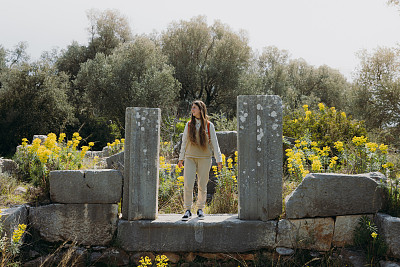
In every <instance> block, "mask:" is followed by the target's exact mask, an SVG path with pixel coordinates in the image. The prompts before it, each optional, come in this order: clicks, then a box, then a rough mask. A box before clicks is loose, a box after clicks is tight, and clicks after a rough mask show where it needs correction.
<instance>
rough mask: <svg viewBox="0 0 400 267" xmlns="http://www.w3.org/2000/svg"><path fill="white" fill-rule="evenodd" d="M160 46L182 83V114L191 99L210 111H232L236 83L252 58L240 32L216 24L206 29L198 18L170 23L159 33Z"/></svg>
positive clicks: (236, 88) (243, 35)
mask: <svg viewBox="0 0 400 267" xmlns="http://www.w3.org/2000/svg"><path fill="white" fill-rule="evenodd" d="M161 45H162V49H163V52H164V54H166V55H167V57H168V60H169V62H170V63H171V64H172V66H174V67H175V77H176V79H177V80H178V81H179V82H180V83H181V84H182V88H181V90H180V92H179V99H180V108H181V112H185V111H187V110H188V108H189V106H190V103H191V101H192V100H194V99H202V100H203V101H204V102H205V103H206V104H207V105H208V106H209V107H211V110H213V109H214V110H218V109H221V108H226V109H229V110H232V111H233V110H234V106H235V103H236V96H237V95H238V94H239V93H240V88H238V84H239V80H240V77H241V74H242V72H244V71H246V69H247V67H248V65H249V60H250V56H251V49H250V47H249V45H248V39H247V37H246V35H245V34H244V33H243V32H239V33H235V32H233V31H232V30H231V29H230V28H229V27H228V26H227V25H225V24H222V23H220V22H218V21H216V22H215V23H214V24H213V25H211V26H209V25H208V24H207V22H206V18H205V17H202V16H199V17H194V18H192V19H190V20H189V21H180V22H173V23H171V24H170V25H169V26H168V29H167V30H166V31H164V32H163V33H162V36H161Z"/></svg>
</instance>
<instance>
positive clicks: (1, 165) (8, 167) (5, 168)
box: [0, 158, 18, 174]
mask: <svg viewBox="0 0 400 267" xmlns="http://www.w3.org/2000/svg"><path fill="white" fill-rule="evenodd" d="M17 169H18V165H17V163H16V162H15V161H13V160H12V159H3V158H0V173H8V174H14V173H16V172H17Z"/></svg>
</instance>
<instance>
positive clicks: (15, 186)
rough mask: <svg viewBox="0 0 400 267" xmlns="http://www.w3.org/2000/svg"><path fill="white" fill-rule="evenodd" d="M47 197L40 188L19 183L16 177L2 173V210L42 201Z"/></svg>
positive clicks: (0, 198)
mask: <svg viewBox="0 0 400 267" xmlns="http://www.w3.org/2000/svg"><path fill="white" fill-rule="evenodd" d="M44 198H46V196H44V192H43V190H42V189H41V188H40V187H34V186H33V185H31V184H29V183H25V182H21V181H19V180H18V179H17V178H16V177H15V176H14V175H11V174H8V173H2V172H0V209H5V208H9V207H12V206H17V205H22V204H26V203H32V202H37V201H41V200H43V199H44Z"/></svg>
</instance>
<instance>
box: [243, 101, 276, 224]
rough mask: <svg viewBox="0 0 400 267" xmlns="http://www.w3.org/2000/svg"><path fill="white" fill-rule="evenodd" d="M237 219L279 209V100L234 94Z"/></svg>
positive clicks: (264, 216)
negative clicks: (235, 106) (235, 111)
mask: <svg viewBox="0 0 400 267" xmlns="http://www.w3.org/2000/svg"><path fill="white" fill-rule="evenodd" d="M237 101H238V105H237V118H238V161H239V163H238V164H239V169H238V190H239V211H238V213H239V219H242V220H263V221H266V220H270V219H274V218H276V217H277V216H279V215H280V214H281V212H282V154H283V151H282V100H281V98H280V97H279V96H275V95H257V96H254V95H253V96H238V99H237Z"/></svg>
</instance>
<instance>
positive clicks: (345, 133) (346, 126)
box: [283, 103, 367, 147]
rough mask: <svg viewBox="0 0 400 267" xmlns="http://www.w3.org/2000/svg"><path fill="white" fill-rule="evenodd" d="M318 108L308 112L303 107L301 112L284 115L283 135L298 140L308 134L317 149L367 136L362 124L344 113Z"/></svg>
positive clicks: (305, 106)
mask: <svg viewBox="0 0 400 267" xmlns="http://www.w3.org/2000/svg"><path fill="white" fill-rule="evenodd" d="M318 107H319V109H318V110H309V107H308V105H304V106H303V109H302V110H296V111H294V112H292V113H291V114H287V115H285V116H284V118H283V135H284V136H288V137H292V138H295V139H300V138H301V137H303V136H305V135H306V133H309V134H310V139H312V140H314V141H316V142H317V145H318V146H319V147H325V146H328V147H333V146H334V142H336V141H338V140H342V141H344V142H348V141H350V140H351V139H352V138H353V137H354V136H366V135H367V131H366V129H365V126H364V122H362V121H356V120H352V119H351V117H350V116H347V115H346V113H344V112H340V111H337V110H336V109H335V108H334V107H331V108H327V107H325V105H324V104H322V103H320V104H319V105H318Z"/></svg>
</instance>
